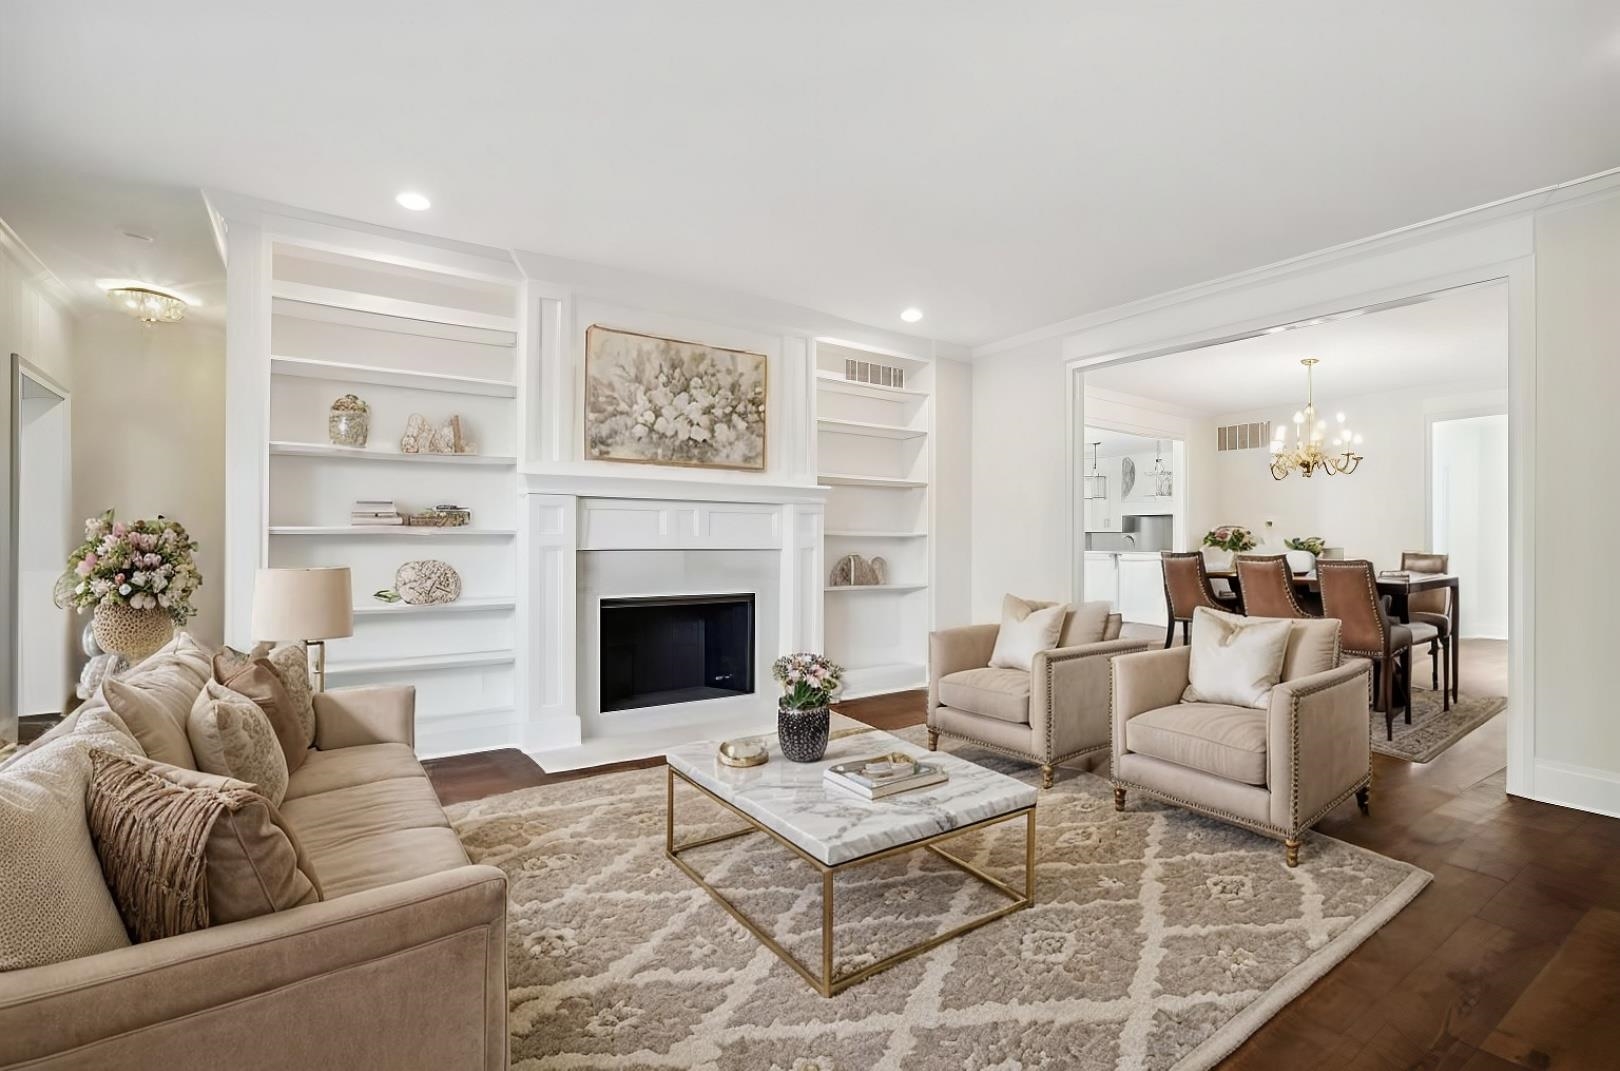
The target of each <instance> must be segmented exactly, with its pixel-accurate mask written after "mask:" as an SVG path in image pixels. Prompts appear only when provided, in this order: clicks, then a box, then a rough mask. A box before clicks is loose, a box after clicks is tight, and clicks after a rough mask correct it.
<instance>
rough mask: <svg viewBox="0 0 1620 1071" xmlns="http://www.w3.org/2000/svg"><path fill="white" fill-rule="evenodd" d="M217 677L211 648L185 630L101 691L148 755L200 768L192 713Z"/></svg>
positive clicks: (102, 687) (174, 764) (190, 767)
mask: <svg viewBox="0 0 1620 1071" xmlns="http://www.w3.org/2000/svg"><path fill="white" fill-rule="evenodd" d="M212 677H213V666H212V664H211V663H210V661H209V654H208V651H207V650H205V649H204V648H203V646H202V645H201V644H199V643H198V642H197V641H196V640H194V639H192V638H191V636H190V635H189V634H187V633H184V632H181V633H178V634H176V636H175V637H174V639H172V640H170V641H169V642H168V643H166V644H164V645H163V646H162V647H161V648H159V649H158V650H157V652H156V653H155V654H153V655H151V656H150V657H149V658H147V659H146V661H144V662H142V663H141V664H140V665H138V666H136V667H135V668H134V669H132V670H130V671H129V672H128V673H126V674H124V675H123V676H121V677H109V678H108V679H107V680H106V681H105V682H103V683H102V685H101V693H102V695H103V696H104V697H105V698H106V701H107V705H108V706H109V707H111V708H112V711H113V713H114V714H117V715H118V717H119V719H120V720H121V721H122V722H123V723H124V725H125V726H126V727H127V728H128V729H129V732H130V733H131V734H132V735H133V736H134V737H135V739H136V740H137V741H139V742H140V745H141V751H142V752H144V753H145V754H146V756H147V757H148V758H153V759H156V760H157V761H159V762H166V763H168V764H169V765H171V766H181V767H184V768H185V769H188V770H195V769H196V768H197V762H196V759H195V757H194V756H193V755H192V753H191V743H190V741H189V740H188V739H187V737H186V718H187V716H189V715H190V714H191V704H192V703H193V702H195V701H196V699H197V695H198V693H200V692H201V691H202V690H203V685H204V684H206V683H208V681H209V680H210V679H211V678H212Z"/></svg>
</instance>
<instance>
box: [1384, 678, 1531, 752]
mask: <svg viewBox="0 0 1620 1071" xmlns="http://www.w3.org/2000/svg"><path fill="white" fill-rule="evenodd" d="M1444 706H1445V703H1444V702H1443V701H1442V699H1441V695H1440V693H1439V692H1431V691H1429V690H1428V689H1427V688H1418V689H1416V690H1414V691H1413V692H1412V724H1411V725H1408V724H1406V711H1405V709H1404V708H1402V707H1400V706H1399V705H1397V707H1396V709H1395V739H1394V740H1391V739H1389V735H1388V729H1387V728H1386V726H1385V725H1384V715H1383V714H1381V713H1380V712H1378V711H1376V710H1375V711H1373V712H1372V718H1371V720H1370V722H1369V725H1370V732H1371V734H1372V736H1371V740H1372V749H1373V750H1374V751H1376V752H1378V753H1379V754H1380V755H1390V756H1393V757H1394V758H1397V759H1405V760H1406V761H1407V762H1430V761H1432V760H1433V759H1434V758H1435V757H1437V756H1438V755H1440V754H1441V753H1442V752H1444V751H1445V750H1446V749H1447V748H1449V747H1451V745H1453V744H1455V743H1456V742H1457V741H1459V740H1461V739H1462V738H1463V737H1465V736H1467V735H1468V734H1469V733H1471V732H1473V731H1474V730H1475V729H1477V728H1479V727H1480V726H1481V725H1484V724H1485V723H1486V722H1488V721H1490V720H1491V719H1492V718H1494V717H1496V716H1497V715H1498V714H1500V713H1502V711H1503V710H1505V709H1506V708H1507V700H1506V699H1504V698H1502V697H1501V696H1499V695H1490V696H1472V695H1465V696H1463V697H1462V699H1460V700H1459V701H1457V702H1454V703H1452V704H1451V709H1450V710H1449V711H1447V710H1445V709H1443V708H1444Z"/></svg>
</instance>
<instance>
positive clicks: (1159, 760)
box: [1111, 618, 1372, 866]
mask: <svg viewBox="0 0 1620 1071" xmlns="http://www.w3.org/2000/svg"><path fill="white" fill-rule="evenodd" d="M1193 628H1194V630H1195V631H1196V629H1197V628H1198V623H1197V621H1196V619H1195V621H1194V623H1193ZM1191 656H1192V649H1191V648H1189V647H1172V648H1170V649H1168V650H1159V651H1150V652H1147V653H1145V654H1130V655H1122V656H1120V657H1119V658H1116V659H1114V661H1113V700H1112V705H1113V754H1112V756H1111V763H1112V771H1111V772H1112V776H1113V782H1114V807H1115V809H1116V810H1121V811H1123V810H1124V809H1125V799H1126V795H1127V793H1128V792H1130V791H1132V790H1134V791H1136V792H1140V793H1141V794H1142V795H1144V796H1147V797H1149V798H1151V799H1156V800H1160V801H1163V802H1165V803H1172V804H1175V805H1176V806H1178V807H1185V808H1186V809H1188V810H1190V811H1197V812H1198V813H1200V814H1204V815H1208V816H1209V817H1211V818H1218V819H1220V820H1222V821H1225V822H1231V823H1233V824H1234V825H1239V826H1242V827H1244V828H1245V829H1250V830H1253V831H1254V832H1256V833H1261V834H1264V835H1265V836H1268V837H1275V838H1277V839H1279V840H1281V841H1283V842H1284V844H1285V845H1286V848H1287V856H1286V858H1287V862H1288V865H1289V866H1296V865H1298V863H1299V846H1300V841H1301V838H1302V836H1303V834H1304V832H1305V830H1307V829H1309V828H1310V827H1311V826H1312V825H1315V824H1316V823H1317V822H1319V821H1321V820H1322V819H1323V818H1324V817H1326V815H1327V813H1328V812H1329V811H1331V810H1333V809H1334V808H1335V807H1337V806H1339V805H1340V804H1341V803H1343V802H1345V801H1346V800H1348V799H1349V798H1350V797H1351V796H1354V797H1355V798H1356V802H1357V804H1358V805H1359V806H1360V807H1361V811H1362V813H1363V814H1366V813H1367V791H1368V786H1369V785H1370V784H1371V783H1372V749H1371V745H1370V744H1369V742H1368V738H1367V719H1368V718H1369V717H1370V716H1371V715H1370V708H1371V703H1370V699H1371V695H1372V664H1371V663H1370V662H1368V661H1367V660H1366V659H1365V658H1348V659H1346V658H1343V657H1342V652H1341V651H1340V648H1339V622H1338V621H1337V620H1336V619H1333V618H1323V619H1316V620H1296V621H1294V622H1293V629H1292V632H1291V633H1290V635H1289V637H1288V648H1287V653H1286V654H1285V655H1284V658H1283V671H1282V681H1281V683H1280V684H1278V685H1276V686H1275V687H1273V688H1272V689H1271V694H1270V697H1269V699H1268V701H1267V705H1266V706H1265V707H1239V706H1227V705H1224V704H1218V703H1195V702H1183V701H1182V695H1183V693H1184V692H1185V691H1186V689H1187V683H1188V675H1189V667H1190V665H1191Z"/></svg>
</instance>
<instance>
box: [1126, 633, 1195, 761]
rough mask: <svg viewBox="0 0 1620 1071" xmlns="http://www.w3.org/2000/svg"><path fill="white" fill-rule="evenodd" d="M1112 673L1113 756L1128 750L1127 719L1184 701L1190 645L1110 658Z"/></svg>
mask: <svg viewBox="0 0 1620 1071" xmlns="http://www.w3.org/2000/svg"><path fill="white" fill-rule="evenodd" d="M1108 665H1109V668H1110V670H1112V675H1113V689H1112V691H1113V698H1112V706H1113V719H1112V721H1113V729H1112V731H1111V739H1112V743H1113V748H1114V754H1113V757H1114V758H1115V759H1118V758H1119V756H1120V755H1122V754H1124V752H1125V723H1126V722H1128V721H1130V720H1131V719H1132V718H1134V717H1136V716H1137V715H1138V714H1146V713H1147V712H1148V711H1150V710H1158V709H1159V708H1160V707H1169V706H1174V705H1175V704H1177V703H1179V702H1181V693H1182V692H1185V691H1186V690H1187V675H1188V672H1189V670H1190V668H1191V666H1192V648H1191V647H1169V648H1161V649H1160V650H1157V651H1143V652H1142V653H1140V654H1124V655H1120V656H1119V657H1117V658H1115V659H1113V660H1111V661H1110V662H1109V663H1108Z"/></svg>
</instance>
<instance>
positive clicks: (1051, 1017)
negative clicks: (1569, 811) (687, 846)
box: [450, 729, 1429, 1071]
mask: <svg viewBox="0 0 1620 1071" xmlns="http://www.w3.org/2000/svg"><path fill="white" fill-rule="evenodd" d="M902 735H904V736H906V737H907V738H908V739H917V740H920V737H921V730H920V729H911V730H906V731H905V732H904V733H903V734H902ZM952 750H954V751H958V752H959V753H960V754H962V755H963V756H964V757H966V758H969V759H971V760H973V761H977V762H981V763H983V764H984V765H987V766H993V767H996V768H999V769H1002V770H1004V771H1005V772H1007V773H1010V774H1013V775H1014V776H1018V777H1021V778H1023V779H1025V780H1033V779H1034V778H1035V777H1036V776H1038V775H1037V774H1036V772H1035V770H1034V768H1033V767H1027V766H1023V765H1021V764H1017V763H1012V762H1009V761H1006V760H1002V759H1000V758H999V757H997V756H994V755H991V754H990V753H988V752H984V751H979V750H976V749H973V748H971V747H960V748H952ZM664 777H665V773H664V770H662V769H651V770H638V771H633V772H629V773H623V774H614V775H604V776H601V777H595V778H589V779H587V780H583V781H575V782H569V783H566V784H560V785H552V786H546V787H543V788H534V789H525V790H523V791H519V792H513V793H509V794H506V795H503V796H496V797H492V798H490V799H486V800H480V801H477V802H475V803H470V804H461V805H457V806H454V807H451V808H450V816H451V819H452V820H453V822H454V823H455V827H456V830H457V832H458V833H459V834H460V836H461V838H462V841H463V842H464V843H465V844H466V845H467V848H468V851H469V853H470V854H471V856H472V858H473V859H474V860H475V861H478V862H484V863H491V864H494V865H496V866H499V867H501V868H502V869H503V870H505V871H506V873H507V874H508V875H509V876H510V878H511V907H510V913H509V935H510V944H509V950H508V967H507V970H508V976H509V984H510V994H511V1030H512V1066H513V1067H514V1068H518V1069H532V1068H592V1069H597V1068H600V1069H606V1068H614V1069H618V1071H647V1069H653V1068H691V1067H703V1068H719V1069H724V1071H812V1069H815V1071H868V1069H888V1071H923V1069H938V1068H953V1069H955V1068H963V1069H998V1068H999V1069H1010V1068H1020V1069H1024V1071H1033V1069H1036V1068H1044V1069H1050V1071H1058V1069H1066V1071H1068V1069H1090V1068H1099V1069H1101V1068H1108V1069H1115V1068H1153V1069H1171V1068H1174V1069H1177V1071H1201V1069H1204V1068H1208V1067H1211V1066H1213V1065H1214V1064H1215V1063H1216V1062H1218V1061H1219V1060H1220V1059H1221V1058H1222V1057H1223V1056H1225V1055H1226V1054H1227V1053H1229V1052H1230V1051H1231V1050H1232V1049H1233V1048H1235V1047H1236V1046H1237V1045H1238V1044H1239V1043H1241V1042H1242V1041H1243V1039H1244V1038H1246V1037H1247V1036H1248V1035H1249V1034H1251V1033H1252V1032H1253V1031H1254V1030H1255V1029H1256V1028H1258V1027H1259V1026H1260V1025H1261V1024H1262V1023H1264V1022H1265V1021H1266V1020H1267V1019H1268V1018H1270V1017H1271V1016H1273V1015H1275V1014H1276V1013H1277V1012H1278V1011H1279V1010H1280V1009H1281V1008H1282V1007H1283V1006H1284V1005H1285V1004H1286V1003H1287V1002H1288V1001H1289V1000H1291V999H1293V998H1294V997H1296V996H1298V995H1299V994H1300V993H1301V992H1303V991H1304V989H1305V988H1306V987H1307V986H1309V985H1310V983H1311V982H1312V981H1314V980H1315V979H1317V978H1319V977H1320V976H1321V975H1322V974H1323V973H1325V972H1326V971H1327V970H1328V969H1329V968H1330V967H1332V966H1333V965H1334V964H1335V963H1337V962H1338V961H1339V960H1341V959H1343V958H1344V957H1345V956H1346V955H1348V954H1349V952H1350V951H1351V950H1352V949H1354V948H1355V947H1356V946H1357V945H1359V944H1360V943H1361V942H1362V941H1364V940H1366V939H1367V937H1369V936H1370V935H1371V934H1372V933H1373V932H1374V931H1376V930H1377V929H1378V927H1380V926H1381V925H1383V924H1384V923H1385V922H1387V921H1388V920H1389V919H1390V918H1392V917H1393V916H1394V915H1395V914H1396V912H1398V911H1400V909H1401V908H1402V907H1404V906H1405V905H1406V904H1407V903H1408V902H1409V901H1410V900H1411V899H1412V897H1414V896H1415V895H1417V893H1418V892H1419V891H1421V890H1422V888H1423V887H1424V886H1425V885H1426V884H1427V883H1428V881H1429V875H1428V874H1427V873H1425V872H1424V871H1421V870H1418V869H1417V868H1415V867H1412V866H1409V865H1408V864H1405V863H1401V862H1397V861H1396V860H1393V859H1388V858H1385V857H1383V856H1380V855H1377V854H1374V853H1372V852H1369V851H1365V850H1363V849H1361V848H1356V847H1353V846H1351V845H1348V844H1345V843H1343V842H1340V841H1336V840H1333V839H1330V838H1327V837H1322V836H1314V835H1313V836H1311V837H1310V838H1309V839H1308V840H1307V841H1306V843H1305V846H1304V849H1303V857H1302V860H1301V865H1300V866H1299V867H1298V868H1297V869H1294V870H1289V869H1288V868H1287V867H1286V866H1284V864H1283V850H1282V846H1281V845H1280V844H1279V843H1278V842H1276V841H1271V840H1266V839H1264V838H1261V837H1258V836H1255V835H1253V834H1250V833H1247V832H1244V831H1243V830H1240V829H1236V828H1234V827H1231V826H1227V825H1224V824H1221V823H1219V822H1213V821H1209V820H1206V819H1202V818H1197V817H1194V816H1192V815H1190V814H1188V813H1186V812H1184V811H1180V810H1175V809H1172V808H1168V807H1161V806H1158V805H1155V804H1151V803H1147V802H1145V801H1140V800H1133V801H1132V802H1131V804H1130V806H1129V808H1128V810H1127V811H1126V812H1125V813H1124V814H1118V813H1116V812H1115V811H1114V808H1113V797H1112V792H1111V790H1110V787H1109V785H1108V783H1107V782H1106V781H1104V780H1103V779H1101V778H1099V777H1096V776H1094V775H1092V774H1088V773H1080V772H1077V771H1067V770H1065V771H1060V775H1059V777H1060V779H1059V781H1058V783H1057V785H1056V786H1055V787H1054V788H1052V789H1051V790H1050V791H1047V792H1044V793H1042V795H1041V800H1040V804H1039V809H1038V811H1037V815H1038V822H1037V826H1038V844H1039V849H1038V850H1039V856H1038V858H1039V864H1038V867H1037V892H1036V897H1037V903H1036V905H1035V906H1034V907H1031V908H1029V909H1027V910H1024V911H1019V912H1016V913H1014V914H1012V915H1009V916H1007V917H1006V918H1003V919H1000V920H998V921H996V922H994V923H991V924H990V925H988V926H986V927H984V928H982V929H979V930H976V931H973V932H971V933H969V934H966V935H964V936H962V937H959V938H957V939H955V940H953V941H948V942H946V943H945V944H944V945H942V946H940V947H939V948H936V949H934V950H933V951H931V952H928V953H925V954H923V955H921V956H918V957H917V958H915V959H912V960H909V961H907V962H905V963H902V964H900V965H899V966H896V967H894V968H891V969H890V970H887V971H884V972H882V973H880V974H877V975H875V976H874V977H872V978H870V979H868V980H866V981H864V982H862V983H860V984H859V985H856V986H853V987H852V988H850V989H848V990H846V991H845V992H843V993H841V994H839V995H838V996H836V997H832V998H830V999H829V998H824V997H821V996H819V995H817V994H816V993H815V992H814V991H813V990H811V989H810V987H809V986H808V985H807V984H805V982H804V981H803V980H802V979H800V978H799V976H798V975H796V974H794V973H793V972H792V971H791V970H790V969H789V968H788V967H787V966H786V965H785V964H783V963H781V962H780V961H779V960H778V959H777V958H776V956H774V955H773V954H772V953H771V952H770V951H769V950H767V949H766V948H764V947H763V946H762V945H761V944H760V943H759V942H758V941H757V940H755V938H754V937H753V936H752V935H750V934H749V933H748V932H747V931H745V930H744V929H743V928H742V927H741V926H739V925H738V924H737V923H736V922H734V921H733V920H732V919H731V918H730V916H728V915H727V914H726V913H725V912H724V911H723V910H722V909H721V908H720V907H719V905H717V904H716V903H714V901H713V900H711V899H710V898H709V896H708V894H707V893H705V892H703V891H702V890H701V889H699V888H697V887H696V886H695V885H693V883H692V882H691V881H690V880H688V879H687V877H686V876H685V875H684V874H682V873H681V872H680V871H678V870H677V869H676V868H675V867H674V865H673V864H671V863H670V862H668V860H666V859H665V858H664V855H663V837H664V792H665V780H664ZM677 791H678V793H680V794H679V795H678V797H677V799H678V804H677V813H678V826H677V835H678V837H679V838H680V839H681V840H690V839H695V838H697V837H699V836H702V835H707V834H710V833H716V832H721V831H723V830H725V829H728V828H734V823H735V819H734V818H732V817H730V816H729V815H727V814H725V813H724V812H721V811H720V810H719V808H717V807H715V806H714V805H713V804H711V803H709V802H708V801H706V800H704V799H702V798H701V797H699V796H697V794H696V793H695V792H693V791H692V790H690V789H688V788H685V787H684V786H682V787H681V788H678V789H677ZM1022 826H1023V823H1022V822H1017V823H1007V824H1006V825H1003V826H997V827H992V829H990V830H988V831H984V832H982V833H976V834H971V835H969V836H967V837H963V838H961V839H959V840H956V841H954V842H952V847H951V850H952V851H953V852H954V853H956V854H958V855H960V856H961V857H963V858H965V859H967V860H969V861H970V862H973V863H976V864H978V865H980V866H981V867H985V868H987V869H989V870H990V871H991V872H992V873H996V874H1000V875H1003V876H1006V877H1011V878H1013V879H1015V880H1021V868H1022V860H1023V840H1022V836H1023V832H1022ZM686 858H688V859H691V860H692V862H693V863H694V865H696V866H698V867H699V869H700V871H701V872H702V873H704V874H705V875H706V876H708V878H709V880H710V881H712V882H714V883H715V884H717V885H718V886H720V887H721V888H722V889H723V890H725V891H726V892H727V894H728V895H729V896H731V897H733V898H734V900H735V902H737V903H739V904H740V905H742V907H743V909H744V910H745V912H746V913H747V914H748V915H749V917H750V918H752V919H754V920H755V921H756V922H759V923H762V924H763V926H764V928H766V929H767V930H768V931H769V932H772V933H774V934H776V935H778V936H779V938H785V940H784V943H785V944H787V945H788V946H789V947H790V948H791V949H793V950H794V951H795V952H796V953H798V954H800V955H801V956H802V957H803V958H804V959H805V961H806V962H811V963H815V962H818V959H817V958H816V957H817V956H818V955H819V947H820V946H819V940H820V938H819V925H820V906H819V896H818V894H819V888H820V882H819V879H818V878H817V877H816V875H815V874H814V872H812V871H811V870H810V868H808V867H807V866H805V865H804V864H803V863H801V862H799V861H797V860H796V859H795V858H794V857H793V856H791V855H790V854H789V853H788V852H787V851H786V850H785V849H782V848H780V847H779V846H777V845H776V843H775V842H774V841H772V840H770V839H768V838H766V837H764V836H763V835H759V834H755V835H752V836H748V837H743V838H740V839H736V840H730V841H724V842H721V843H718V844H714V845H710V846H709V847H707V848H703V849H698V850H694V851H693V852H691V853H689V854H687V855H686ZM1004 902H1005V901H1004V900H1001V899H1000V897H999V896H997V894H995V893H993V892H990V891H989V890H987V889H986V888H985V887H984V886H983V885H981V884H979V883H978V882H976V881H973V880H972V879H970V878H968V877H966V876H965V875H963V874H962V873H961V872H960V871H958V870H956V869H954V868H952V867H950V866H948V865H946V864H944V863H942V862H940V861H939V860H937V859H936V858H935V857H934V856H933V855H931V854H930V853H927V852H916V853H910V854H907V855H903V856H900V857H897V858H895V859H892V860H885V861H882V862H879V863H875V864H872V865H869V866H866V867H861V868H857V869H855V870H853V871H846V872H843V873H841V874H840V876H839V879H838V888H837V894H836V896H835V905H836V919H837V929H836V932H837V936H838V946H837V947H838V949H839V953H838V963H839V964H840V966H841V968H842V969H850V968H855V967H859V966H860V965H861V964H862V963H867V962H871V960H872V958H873V957H874V956H877V955H881V954H884V953H885V952H887V951H889V950H893V949H897V948H898V947H900V946H901V945H904V944H909V943H912V942H913V941H915V940H917V939H919V938H921V937H925V936H927V935H930V934H933V933H938V932H942V931H943V930H944V929H946V928H948V927H949V926H951V925H954V924H955V923H956V922H959V921H961V920H964V919H966V918H968V917H971V916H972V915H974V914H977V913H980V912H982V911H983V910H984V909H985V908H986V907H989V906H992V905H998V904H1000V903H1004Z"/></svg>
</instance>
